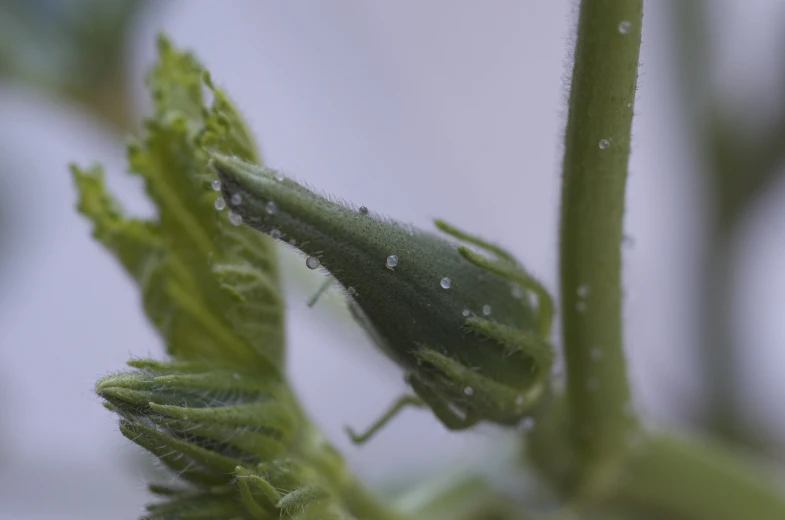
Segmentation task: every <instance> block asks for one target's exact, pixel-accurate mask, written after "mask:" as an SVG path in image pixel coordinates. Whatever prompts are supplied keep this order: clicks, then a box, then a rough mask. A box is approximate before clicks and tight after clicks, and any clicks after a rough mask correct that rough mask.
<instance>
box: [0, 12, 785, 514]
mask: <svg viewBox="0 0 785 520" xmlns="http://www.w3.org/2000/svg"><path fill="white" fill-rule="evenodd" d="M712 3H713V4H714V2H712ZM664 5H665V4H664V3H663V2H655V1H652V2H649V3H648V4H647V9H646V16H645V25H644V27H645V28H644V45H643V48H642V53H641V62H642V67H641V73H642V76H641V80H640V91H639V95H638V99H637V102H636V113H637V115H638V117H637V119H636V120H635V125H634V148H633V155H632V160H631V178H630V185H629V212H628V215H627V220H626V223H625V226H626V232H627V233H628V234H629V235H630V236H631V237H633V239H634V245H630V246H628V247H627V248H626V253H625V260H626V264H625V273H624V276H625V287H626V308H625V314H626V318H627V322H626V323H627V330H626V335H627V337H628V338H629V341H628V342H627V348H628V350H629V353H630V357H631V372H632V375H633V378H634V388H635V395H636V399H637V401H638V403H639V406H640V408H641V409H642V410H644V411H645V412H646V413H647V414H648V416H649V417H650V419H651V420H652V421H658V422H678V421H679V420H680V418H683V417H685V416H688V415H689V414H690V413H691V412H692V411H694V410H696V409H697V408H698V407H699V406H700V404H701V393H700V390H699V388H700V384H699V383H700V382H699V381H698V380H697V379H696V375H695V374H696V373H697V370H696V366H695V363H696V360H695V356H694V355H693V354H692V353H691V352H692V351H693V348H692V346H693V344H694V343H695V337H696V334H697V331H696V329H695V326H694V325H693V323H694V322H695V320H696V317H697V316H696V313H695V310H694V308H695V303H696V302H697V299H696V297H695V295H693V294H690V293H689V292H688V290H687V288H688V287H690V285H689V284H688V281H689V280H690V279H691V278H692V277H694V276H696V273H697V272H698V270H699V269H701V266H700V265H697V264H696V260H695V259H696V258H697V256H696V255H697V253H698V251H699V248H700V245H701V233H702V221H701V219H700V218H699V214H700V210H701V208H702V207H703V205H704V203H705V201H704V200H703V198H702V195H701V186H700V184H699V182H698V180H697V177H696V176H695V175H694V174H693V169H694V168H695V166H696V164H697V158H696V157H695V154H694V153H693V146H692V145H691V143H689V142H688V141H687V132H686V131H685V130H684V129H683V128H681V127H680V124H681V119H680V117H681V115H680V113H679V112H678V110H679V108H678V103H677V102H676V96H677V91H676V88H675V85H674V69H673V67H672V66H671V65H670V63H671V61H672V57H673V52H674V49H673V48H672V45H673V43H672V36H671V35H670V33H669V30H668V27H667V23H668V18H667V16H666V13H665V10H664V9H663V7H664ZM715 7H716V8H715V9H714V10H713V11H714V16H715V17H716V19H715V20H714V21H715V22H716V25H715V28H714V31H715V32H716V34H717V41H718V43H719V44H720V45H721V49H722V51H723V56H724V57H723V59H722V60H721V64H720V65H721V67H720V70H721V73H720V74H718V78H717V79H716V81H717V84H718V85H719V87H720V88H721V89H722V90H723V91H727V93H728V96H732V97H734V98H736V99H742V100H745V101H747V102H749V103H750V107H749V109H750V110H761V111H765V110H766V107H765V106H760V103H759V102H758V101H759V100H760V99H762V98H763V97H762V96H764V95H768V96H770V95H771V92H767V91H765V89H762V88H761V87H759V86H754V85H752V82H751V81H750V78H755V80H756V81H757V82H758V83H757V84H759V85H764V87H765V86H766V85H767V84H773V82H774V79H775V78H776V77H778V75H779V74H781V73H782V69H781V68H778V67H773V66H772V65H771V64H772V63H776V62H777V60H778V59H779V58H781V56H782V52H781V51H782V49H781V48H778V47H776V45H775V44H779V43H780V41H779V40H777V33H778V30H779V29H780V28H781V21H782V16H774V15H775V14H780V15H781V14H782V9H781V8H779V2H777V1H774V0H770V1H765V0H757V1H748V0H745V1H744V2H733V1H731V0H725V1H723V2H716V6H715ZM573 18H574V6H573V2H571V1H565V0H560V1H547V2H546V1H540V0H528V1H524V0H494V1H490V2H478V1H470V0H462V1H457V2H454V1H449V2H448V1H447V0H441V1H430V2H417V1H414V0H410V1H405V2H361V1H350V0H345V1H338V0H333V1H330V2H317V1H312V2H270V1H265V2H255V1H250V0H249V1H239V0H233V1H227V2H217V1H208V0H189V1H187V2H185V1H181V2H169V3H166V4H165V5H164V4H163V3H161V4H159V6H158V8H157V9H156V10H154V11H153V12H150V13H149V16H145V17H144V18H143V19H141V20H140V21H139V24H138V29H137V31H136V33H135V36H134V40H133V44H132V45H131V47H130V50H129V52H130V54H129V61H130V63H131V64H132V67H133V73H134V76H135V78H136V84H137V90H136V91H135V95H136V98H137V99H138V101H139V103H140V106H142V104H146V98H145V96H146V94H145V91H144V90H143V87H142V85H141V78H142V74H143V71H144V70H145V69H146V68H147V67H148V66H149V65H150V63H151V62H152V60H153V57H154V46H153V36H154V34H155V33H156V32H157V31H159V30H161V29H163V30H165V31H166V32H168V33H169V34H170V35H171V37H172V38H173V40H174V42H175V43H176V44H177V45H179V46H185V47H189V48H192V49H194V50H195V51H196V52H197V54H198V55H199V56H200V57H201V59H202V60H203V61H204V63H205V64H206V65H207V66H208V67H209V68H210V69H211V71H212V73H213V78H214V79H215V80H216V81H217V82H218V83H219V84H220V85H221V86H224V87H226V89H227V90H228V91H229V93H230V94H231V95H232V96H233V97H234V99H235V100H236V101H237V102H238V105H239V107H240V108H241V109H242V110H243V112H244V113H245V114H246V115H247V117H248V120H249V121H250V123H251V125H252V127H253V129H254V131H255V132H256V133H257V136H258V137H259V140H260V142H261V143H262V145H263V147H264V151H265V153H266V157H267V160H268V162H269V163H270V164H271V165H272V166H274V167H279V168H284V169H286V170H289V171H290V172H292V173H293V174H294V175H296V176H297V177H299V178H302V179H305V180H307V181H308V182H309V183H311V184H313V185H315V186H318V187H319V188H322V189H324V190H325V191H328V192H330V193H334V194H336V195H339V196H341V197H343V198H346V199H349V200H352V201H355V202H357V203H361V204H364V205H366V206H368V207H369V208H372V209H373V210H375V211H378V212H381V213H386V214H389V215H391V216H393V217H396V218H400V219H403V220H408V221H411V222H413V223H415V224H417V225H420V226H425V227H427V226H429V225H430V221H431V219H432V218H434V217H442V218H446V219H448V220H449V221H451V222H454V223H455V224H457V225H460V226H461V227H464V228H466V229H469V230H472V231H475V232H479V233H482V234H483V235H485V236H487V237H489V238H491V239H494V240H498V241H499V242H501V243H503V244H505V245H506V246H508V247H509V248H510V249H512V250H513V251H514V252H515V253H516V254H517V255H518V256H519V257H520V258H522V259H523V260H524V261H525V263H526V265H527V266H528V267H529V268H530V270H531V271H533V272H534V273H536V274H538V275H539V276H540V277H541V278H543V279H544V281H545V282H546V283H547V285H548V286H549V287H551V288H553V289H555V288H556V284H555V281H556V273H555V266H556V227H557V207H558V187H559V162H560V156H561V144H560V143H561V132H562V127H563V123H564V119H565V114H564V112H565V104H566V100H565V95H566V94H565V92H566V91H565V87H564V83H565V77H566V76H567V74H568V68H567V64H568V63H569V61H568V49H569V47H570V42H571V41H572V29H573V23H574V22H573ZM761 78H763V80H761ZM766 78H770V79H771V81H766ZM751 85H752V86H751ZM754 103H758V105H757V106H755V105H754ZM0 114H2V118H0V121H2V124H0V153H1V155H0V156H2V157H3V158H4V160H5V164H2V167H1V168H0V189H1V190H3V191H4V192H5V193H6V195H8V194H11V203H12V205H11V206H10V207H6V208H5V209H6V210H7V212H5V213H3V215H2V216H1V217H0V218H4V219H7V222H5V224H8V225H10V227H11V228H12V230H13V233H12V240H11V241H10V242H9V241H6V242H5V243H4V244H3V248H4V249H5V250H3V251H2V256H3V258H4V260H5V261H4V262H3V263H2V267H3V272H2V274H1V276H0V519H2V520H10V519H14V520H16V519H30V520H33V519H62V520H66V519H91V518H96V519H98V518H122V519H126V518H127V519H131V518H136V516H137V515H138V513H139V511H140V510H141V507H142V505H143V504H144V503H145V501H146V500H147V496H146V493H145V491H144V481H143V478H142V475H143V472H144V471H145V469H144V468H143V466H141V465H140V464H139V462H138V460H139V458H138V457H135V456H134V455H135V454H136V452H137V449H136V448H135V447H134V446H132V445H131V444H130V443H129V442H126V441H125V440H124V439H123V438H122V436H121V435H120V434H119V433H118V431H117V428H116V420H115V418H114V417H113V416H112V414H110V413H109V412H107V411H105V410H104V409H103V408H102V407H101V406H100V404H99V400H98V399H97V398H96V397H95V396H94V394H93V392H92V386H93V383H94V381H95V380H96V378H97V377H99V376H101V375H104V374H107V373H109V372H112V371H115V370H117V369H119V368H121V366H122V364H123V363H124V362H125V361H126V359H127V358H128V357H129V356H131V355H136V356H147V355H153V356H160V355H161V352H162V349H161V346H160V342H159V341H158V339H157V337H156V336H155V334H154V333H153V332H152V330H151V328H150V327H149V326H148V324H147V323H146V321H145V319H144V317H143V315H142V312H141V310H140V307H139V304H138V295H137V291H136V289H135V287H134V286H133V284H132V283H131V282H130V281H129V280H128V279H127V278H126V277H125V276H124V274H123V273H122V272H121V270H120V268H119V267H118V265H117V264H116V263H115V262H114V260H113V259H112V258H111V257H110V256H109V255H107V254H106V253H105V252H104V251H103V250H102V249H101V247H100V246H98V245H97V244H95V243H94V242H93V241H92V239H91V238H90V236H89V226H88V224H87V223H86V222H85V220H84V219H82V218H81V217H79V216H78V215H77V214H76V212H75V210H74V200H75V193H74V189H73V187H72V185H71V180H70V177H69V176H68V175H67V172H66V167H65V165H66V163H67V162H68V161H71V160H77V161H79V162H82V163H87V162H90V161H92V160H93V159H97V160H100V161H102V162H103V163H104V164H105V165H106V166H107V169H108V171H109V172H110V184H111V185H112V186H113V187H115V188H116V189H117V190H118V192H121V194H122V197H123V199H124V200H126V201H128V205H129V206H130V207H131V208H134V209H136V210H138V211H140V212H149V211H150V208H149V206H148V205H147V204H146V203H145V202H144V201H143V199H142V197H141V194H140V192H139V186H138V184H137V182H136V180H135V179H129V178H128V177H125V176H123V175H122V173H123V170H124V165H123V150H122V146H121V144H120V141H119V140H118V136H114V135H110V134H108V133H107V131H106V130H105V129H104V128H102V127H101V126H99V124H98V123H97V122H96V121H94V120H90V119H87V118H86V116H84V115H83V113H81V112H79V111H78V110H77V109H76V108H73V107H68V106H65V105H63V104H62V103H60V102H55V101H52V100H50V99H48V98H46V97H45V96H43V95H42V94H40V93H36V92H35V91H32V90H26V88H25V87H21V86H19V85H13V84H0ZM8 198H9V197H8V196H6V197H4V200H6V199H8ZM783 202H785V183H780V185H779V187H778V189H776V190H772V191H771V192H770V193H768V194H767V196H766V200H765V204H763V205H762V206H761V207H760V208H759V209H758V210H757V211H756V212H754V214H753V215H752V216H751V217H750V218H749V220H748V222H745V230H746V229H748V232H745V233H744V236H743V245H744V248H743V249H744V252H743V253H741V258H740V259H739V261H740V262H741V265H742V266H743V268H744V270H745V274H744V276H741V277H739V279H738V280H737V281H735V282H734V283H735V287H736V290H737V298H738V301H739V303H740V311H739V314H738V316H739V319H738V324H739V328H738V334H739V337H740V338H741V339H742V340H743V341H744V342H745V344H746V346H747V348H748V349H749V351H750V352H751V353H754V354H751V355H750V356H748V358H747V360H746V361H745V363H744V366H745V369H746V372H745V374H746V377H747V381H748V384H747V385H746V387H745V391H746V392H747V397H748V398H749V399H750V403H751V405H754V406H751V407H750V408H749V413H750V419H755V420H763V421H765V422H766V423H767V424H768V425H769V426H770V427H771V428H772V429H778V430H779V431H782V432H785V413H782V406H781V400H780V399H778V396H782V395H783V391H785V380H783V378H781V377H780V376H779V374H780V372H781V367H782V366H783V355H782V351H781V350H778V348H777V347H778V346H781V345H782V344H783V340H785V320H783V319H782V309H783V304H785V271H784V270H783V267H782V266H783V265H785V240H783V238H785V227H784V224H783V222H785V212H784V211H783ZM8 211H10V213H9V212H8ZM284 258H285V259H288V260H292V259H293V258H294V262H293V263H291V265H289V266H288V267H287V272H288V273H290V274H291V275H292V276H290V277H289V280H290V282H289V283H288V287H289V289H288V293H289V296H290V298H289V300H288V309H289V315H288V327H289V338H290V344H291V351H290V362H291V363H290V370H291V373H292V375H293V377H294V380H295V383H296V385H297V387H298V390H299V392H300V394H301V396H302V397H303V399H304V401H305V404H306V406H307V408H308V409H309V410H310V411H311V413H312V414H313V416H314V417H315V418H316V420H317V421H318V423H319V424H320V425H322V426H323V427H324V429H325V431H326V432H327V433H328V434H329V435H330V437H331V439H332V440H334V441H335V442H336V444H337V445H338V446H339V447H340V448H341V449H342V450H343V451H344V453H345V454H346V457H347V459H348V460H349V461H350V463H351V465H352V466H353V467H354V468H356V470H357V471H358V472H359V473H360V474H362V475H364V476H366V477H367V478H368V479H370V481H372V482H375V483H381V482H383V481H384V480H385V477H387V478H389V477H392V476H397V475H400V474H402V473H404V472H405V471H407V470H412V469H416V468H420V469H424V468H428V467H433V466H441V465H445V464H447V463H448V462H449V461H459V462H465V461H467V460H468V459H469V458H471V457H470V455H469V453H471V452H476V451H477V450H476V449H475V448H476V447H477V446H479V445H486V446H490V445H492V444H494V443H495V442H496V441H497V439H498V434H497V433H496V432H495V431H494V430H493V429H492V428H489V427H485V428H481V429H479V431H477V432H476V433H473V434H465V433H464V434H460V435H456V434H451V433H448V432H446V431H445V430H444V429H443V428H442V427H441V426H440V425H439V424H437V423H436V422H435V421H434V420H433V419H432V418H431V417H430V416H429V414H428V413H426V412H422V411H417V412H415V411H411V412H407V413H405V414H404V415H402V416H401V417H400V418H399V419H398V420H396V421H395V422H394V423H393V424H392V425H391V426H389V427H388V428H387V429H386V430H385V431H383V432H382V433H381V434H380V435H379V436H378V437H377V438H376V439H374V440H373V442H371V443H370V444H369V445H367V446H364V447H363V448H361V449H360V448H355V447H352V446H350V445H349V443H348V442H347V440H346V439H345V437H344V436H343V434H342V431H341V429H342V427H343V425H344V424H347V423H348V424H352V425H355V426H363V425H365V424H367V423H368V422H369V421H370V420H371V419H373V418H375V416H376V414H377V413H378V412H379V411H380V410H381V408H382V407H384V406H386V405H387V403H388V402H389V401H390V400H391V399H393V397H394V396H396V395H397V394H398V393H400V392H401V391H402V390H403V384H402V383H401V382H400V374H399V372H398V371H397V370H396V369H395V368H394V367H390V366H387V365H385V364H383V363H381V362H380V359H381V358H380V356H379V355H378V354H376V353H375V352H373V351H372V350H371V346H370V344H369V342H368V341H367V340H366V339H365V337H364V335H363V333H362V332H361V331H360V330H359V329H357V327H355V326H354V325H352V324H350V323H348V320H347V319H346V313H345V312H344V311H342V310H341V306H340V302H339V301H336V300H337V298H336V297H335V296H333V297H332V298H328V301H327V302H322V304H320V305H319V306H317V308H315V309H307V308H306V307H305V303H304V302H305V299H306V296H307V294H306V292H304V291H303V290H302V286H303V284H302V283H301V282H297V281H296V280H297V279H303V278H305V279H306V280H308V285H309V287H311V288H315V287H316V286H317V285H318V284H319V282H320V280H319V279H318V276H316V275H315V274H314V273H310V272H306V269H305V267H304V265H303V264H304V262H303V261H302V259H300V258H296V257H293V256H285V257H284ZM292 280H295V281H292ZM336 316H341V317H342V318H344V321H345V322H347V323H348V324H347V325H343V326H341V325H335V318H336Z"/></svg>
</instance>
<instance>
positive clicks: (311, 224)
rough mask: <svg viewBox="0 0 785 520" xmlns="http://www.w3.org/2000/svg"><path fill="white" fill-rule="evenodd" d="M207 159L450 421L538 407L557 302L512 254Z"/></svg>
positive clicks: (253, 221) (256, 221)
mask: <svg viewBox="0 0 785 520" xmlns="http://www.w3.org/2000/svg"><path fill="white" fill-rule="evenodd" d="M211 161H212V164H213V167H214V168H215V169H216V171H217V172H218V175H219V178H220V181H221V190H222V194H223V198H224V200H226V201H227V202H229V208H230V209H231V212H232V213H231V214H230V215H229V218H230V219H233V220H234V222H235V223H237V224H238V225H239V224H240V223H241V222H242V223H245V224H247V225H249V226H251V227H253V228H255V229H257V230H259V231H261V232H263V233H266V234H269V235H271V236H273V237H274V238H278V239H280V240H281V241H282V242H284V243H287V244H289V245H291V246H293V247H296V248H297V249H299V250H300V251H302V252H303V253H305V254H306V255H307V260H306V265H307V266H308V267H310V268H316V267H321V268H323V269H325V270H327V271H328V272H329V274H330V275H332V276H333V277H334V278H335V279H336V280H337V281H338V282H339V283H340V285H341V286H342V288H343V290H344V292H345V294H346V297H347V299H348V301H349V305H350V307H351V309H352V310H353V313H354V315H355V316H356V318H357V319H358V321H359V322H360V323H361V324H362V325H363V326H364V327H365V328H366V330H368V331H369V333H370V334H371V336H372V337H373V338H374V339H375V341H376V343H378V345H379V346H380V347H381V348H382V349H383V350H384V351H385V352H386V353H387V355H388V356H389V357H390V358H392V359H393V360H394V361H395V362H397V363H398V364H399V365H400V366H402V367H403V368H404V369H405V370H406V371H407V381H408V382H409V383H410V384H411V386H412V387H413V389H414V390H415V392H416V393H417V394H418V396H419V397H420V398H421V399H423V400H424V401H425V402H426V403H427V404H428V405H429V406H431V408H432V409H433V410H434V412H435V413H436V415H437V416H438V417H439V418H440V419H441V420H442V422H444V423H445V424H446V425H447V426H448V427H451V428H463V427H467V426H470V425H471V424H473V423H474V422H476V421H478V420H488V421H492V422H496V423H500V424H515V423H517V422H518V421H519V420H520V419H521V418H522V417H523V416H525V415H526V414H527V411H528V410H530V409H531V405H532V404H533V402H534V401H535V400H536V399H537V397H538V396H539V395H540V394H541V393H542V390H543V388H544V385H543V381H544V379H545V377H547V374H548V371H549V366H550V363H551V349H550V347H549V345H548V344H547V337H545V336H546V335H547V329H548V327H549V324H550V302H549V300H548V297H547V294H546V293H545V292H544V291H543V290H541V287H540V286H539V284H537V283H536V282H534V281H533V280H532V279H531V278H530V277H529V276H528V275H527V274H526V273H525V271H523V269H522V268H520V267H519V266H518V265H517V264H516V263H515V262H514V260H512V258H511V257H510V256H509V255H508V254H506V253H504V252H503V251H501V250H499V249H498V248H495V247H493V246H490V245H487V244H484V243H483V242H481V241H479V240H477V239H472V238H471V237H468V236H466V235H464V234H463V233H461V232H459V231H457V230H454V229H452V228H450V227H449V226H447V225H446V224H441V225H440V227H442V229H443V230H445V231H448V232H450V233H451V234H453V235H454V236H457V237H459V238H463V239H464V240H466V241H470V242H474V243H475V244H477V245H481V246H483V247H485V248H486V249H488V250H489V251H490V252H491V253H492V254H493V257H487V256H485V255H480V254H478V253H476V252H474V251H472V250H469V249H467V248H465V247H458V246H457V245H456V244H454V243H452V242H450V241H448V240H445V239H443V238H442V237H440V236H438V235H436V234H432V233H427V232H424V231H421V230H418V229H415V228H413V227H411V226H407V225H404V224H401V223H399V222H396V221H393V220H390V219H387V218H383V217H379V216H377V215H374V214H372V213H369V212H368V211H367V210H366V209H365V208H361V209H359V210H358V209H353V208H351V207H348V206H346V205H343V204H339V203H337V202H334V201H331V200H328V199H326V198H324V197H322V196H320V195H318V194H316V193H314V192H313V191H311V190H309V189H307V188H305V187H303V186H302V185H300V184H298V183H296V182H295V181H293V180H291V179H289V178H287V177H285V176H283V175H281V174H280V173H278V172H276V171H274V170H271V169H267V168H260V167H258V166H255V165H253V164H251V163H248V162H246V161H244V160H242V159H240V158H237V157H229V156H225V155H219V154H214V155H213V156H212V158H211ZM486 246H487V247H486ZM532 288H534V291H531V290H532ZM530 291H531V292H535V294H536V295H537V297H538V298H537V300H538V303H537V305H534V304H533V303H532V301H531V299H530V298H529V295H530ZM546 300H548V301H547V302H546ZM543 313H545V314H547V316H545V320H544V321H543V318H542V315H543ZM544 322H547V323H546V324H545V325H543V323H544Z"/></svg>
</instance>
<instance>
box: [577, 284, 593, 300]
mask: <svg viewBox="0 0 785 520" xmlns="http://www.w3.org/2000/svg"><path fill="white" fill-rule="evenodd" d="M589 291H590V288H589V286H588V285H586V284H585V283H584V284H581V285H579V286H578V289H577V290H576V291H575V292H577V293H578V297H579V298H586V297H587V296H588V295H589Z"/></svg>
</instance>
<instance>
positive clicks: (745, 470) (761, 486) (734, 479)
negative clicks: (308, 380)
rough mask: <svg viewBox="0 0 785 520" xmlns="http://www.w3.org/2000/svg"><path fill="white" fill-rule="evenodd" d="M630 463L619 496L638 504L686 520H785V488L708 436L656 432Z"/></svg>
mask: <svg viewBox="0 0 785 520" xmlns="http://www.w3.org/2000/svg"><path fill="white" fill-rule="evenodd" d="M629 462H630V464H629V466H628V468H627V470H628V473H626V475H625V477H626V478H625V479H624V482H625V483H624V485H622V487H621V489H620V494H619V498H620V499H621V501H622V502H624V503H627V504H628V505H632V506H634V507H636V508H639V507H646V508H650V507H651V508H655V509H656V510H659V511H661V512H662V513H664V514H665V515H667V516H668V517H670V515H675V516H677V517H678V518H683V519H685V520H704V519H709V518H710V519H711V520H737V519H739V518H754V519H755V520H778V519H782V518H785V497H783V495H782V490H781V489H777V488H775V487H774V486H771V485H770V484H769V483H768V482H767V479H765V477H764V475H761V474H760V473H758V472H756V470H755V468H754V467H753V466H751V465H749V464H748V463H747V461H745V460H743V459H742V458H741V457H739V456H735V455H733V454H732V453H730V452H728V451H727V450H726V449H724V448H723V447H721V446H718V445H714V444H712V443H710V442H708V441H706V440H701V441H700V442H697V441H694V440H690V439H688V438H685V437H681V438H679V437H673V436H666V435H657V436H652V437H651V439H650V440H649V441H648V443H647V444H646V445H645V446H644V447H643V448H642V450H641V451H640V453H639V455H638V456H637V457H631V458H630V459H629ZM772 480H773V479H772Z"/></svg>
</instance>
